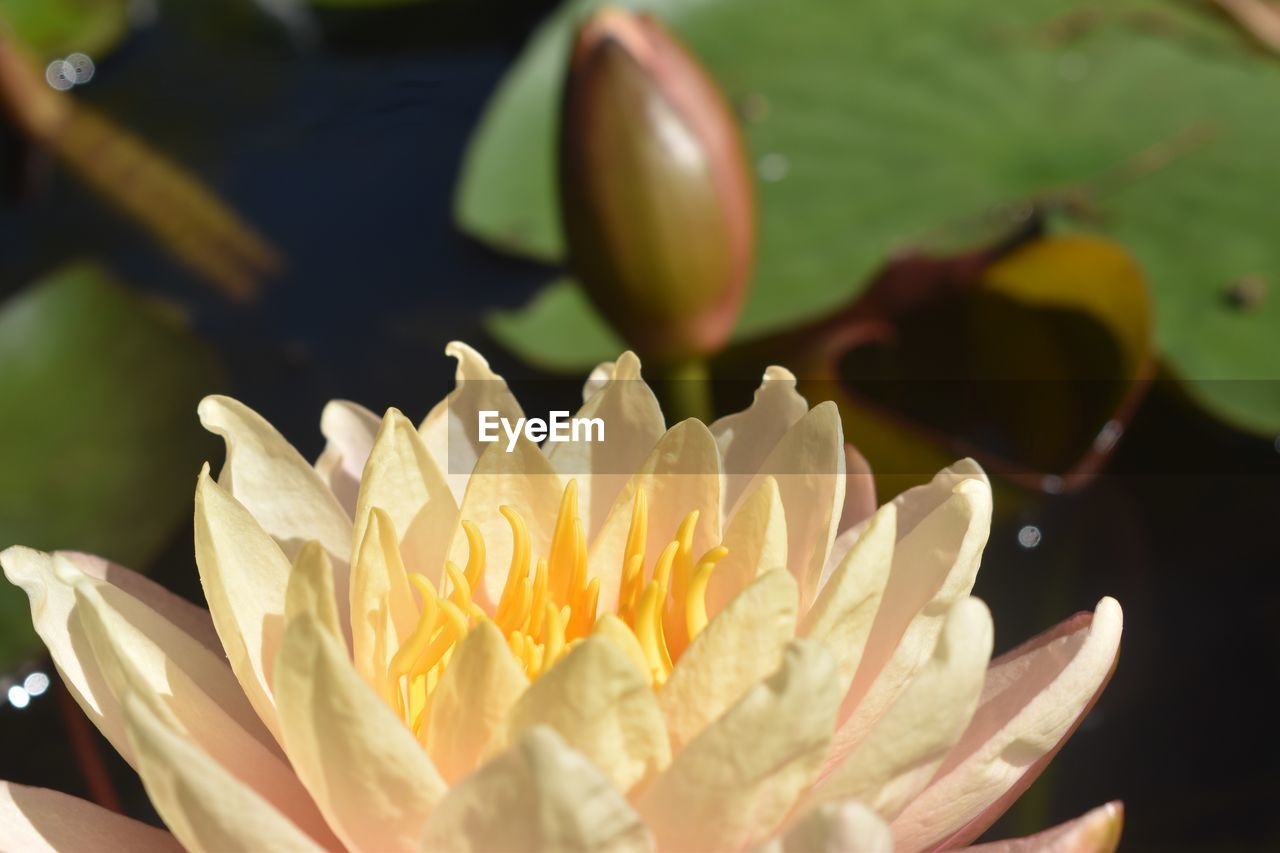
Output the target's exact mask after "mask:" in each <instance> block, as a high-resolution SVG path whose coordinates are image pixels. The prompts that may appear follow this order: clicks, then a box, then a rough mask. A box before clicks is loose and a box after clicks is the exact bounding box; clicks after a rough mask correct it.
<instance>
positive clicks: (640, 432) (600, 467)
mask: <svg viewBox="0 0 1280 853" xmlns="http://www.w3.org/2000/svg"><path fill="white" fill-rule="evenodd" d="M575 417H579V418H600V419H601V420H602V421H604V424H605V435H604V441H599V442H588V441H577V442H574V441H570V442H562V443H557V444H548V445H547V446H548V447H549V448H550V449H549V450H548V452H547V458H548V459H550V460H551V467H552V468H554V469H555V470H556V473H558V474H559V475H560V476H561V477H563V478H564V479H565V480H569V479H571V478H576V479H577V480H578V504H579V512H580V514H581V516H582V521H583V527H584V528H585V530H586V534H587V539H588V541H590V540H591V539H592V538H594V537H595V535H596V533H597V532H598V531H599V529H600V526H601V525H602V524H604V520H605V517H606V516H607V515H608V513H609V509H610V508H611V507H612V506H613V502H614V501H615V500H616V499H617V497H618V493H619V492H621V491H622V488H623V487H624V486H625V485H626V484H627V480H628V479H630V477H631V475H632V473H634V472H635V471H636V469H638V468H639V467H640V465H641V464H642V463H643V462H644V460H645V457H647V456H648V455H649V451H651V450H653V447H654V445H655V444H657V443H658V439H660V438H662V434H663V432H665V431H666V422H665V421H664V420H663V419H662V408H661V407H660V406H659V405H658V398H657V397H655V396H653V391H651V390H650V389H649V386H648V385H647V384H646V383H645V381H644V380H643V379H641V378H640V359H638V358H636V356H635V354H634V353H630V352H625V353H623V354H622V355H621V356H620V357H619V358H618V361H617V362H616V364H614V366H613V369H612V371H611V375H610V378H609V380H608V381H607V382H605V383H603V385H602V387H601V388H600V389H599V390H598V391H597V392H596V393H594V394H592V395H591V396H590V397H589V398H588V399H587V400H586V403H585V405H583V407H582V408H581V409H579V410H578V413H577V414H576V415H575Z"/></svg>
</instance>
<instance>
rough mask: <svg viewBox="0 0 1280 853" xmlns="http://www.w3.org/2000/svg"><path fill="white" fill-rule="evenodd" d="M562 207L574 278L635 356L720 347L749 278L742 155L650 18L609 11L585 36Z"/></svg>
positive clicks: (565, 129) (719, 99) (571, 108)
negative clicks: (575, 277) (637, 351)
mask: <svg viewBox="0 0 1280 853" xmlns="http://www.w3.org/2000/svg"><path fill="white" fill-rule="evenodd" d="M560 198H561V215H562V216H563V219H564V229H565V233H566V236H567V238H568V244H569V259H570V263H571V265H572V268H573V272H574V274H575V275H576V276H577V277H578V279H579V280H580V281H581V282H582V285H583V287H584V288H585V289H586V292H587V294H588V295H589V297H590V298H591V300H592V302H594V303H595V305H596V307H597V308H598V309H599V310H600V312H601V313H602V314H604V316H605V317H606V319H608V320H609V322H610V323H612V324H613V326H614V328H615V329H617V330H618V331H619V332H621V333H622V335H623V336H624V337H625V338H626V339H627V341H628V342H629V343H630V344H632V345H633V346H634V347H635V348H636V349H637V350H639V351H640V352H641V354H642V355H645V356H646V357H649V358H652V359H656V360H669V361H674V360H679V359H685V358H689V357H694V356H700V355H706V354H710V353H713V352H715V351H717V350H718V349H720V348H721V347H723V346H724V344H725V343H726V341H727V340H728V338H729V334H730V332H731V331H732V330H733V325H734V322H735V321H736V320H737V318H738V313H739V311H740V310H741V308H742V302H743V298H744V297H745V295H746V290H747V284H748V282H749V281H750V278H751V271H752V253H753V248H754V232H755V204H754V199H753V195H752V187H751V180H750V173H749V171H748V168H747V157H746V150H745V146H744V145H743V141H742V137H741V136H740V134H739V132H738V128H737V125H736V123H735V121H734V118H733V114H732V112H731V111H730V109H729V106H728V104H727V103H726V102H725V99H724V97H723V96H722V95H721V94H720V92H719V90H718V89H717V88H716V86H715V84H714V83H713V82H712V80H711V78H710V77H709V76H708V74H707V72H706V71H704V70H703V69H702V67H701V66H700V65H699V64H698V63H697V61H696V60H695V59H694V58H693V57H692V56H691V55H690V54H689V52H688V50H687V49H686V48H685V47H684V46H683V45H682V44H680V42H679V41H677V40H676V38H675V37H674V36H673V35H672V34H671V33H670V32H669V31H667V30H666V29H665V28H664V27H663V26H662V25H661V24H659V23H658V22H657V21H655V20H654V19H652V18H650V17H648V16H634V15H632V14H630V13H628V12H625V11H623V10H621V9H617V8H606V9H603V10H601V11H600V12H597V13H596V14H595V15H594V16H593V17H591V18H590V19H589V20H588V21H587V22H586V23H585V24H584V25H583V27H582V29H581V30H580V31H579V33H578V37H577V41H576V43H575V45H574V50H573V56H572V59H571V61H570V66H569V73H568V78H567V81H566V84H565V90H564V99H563V102H562V104H561V115H560Z"/></svg>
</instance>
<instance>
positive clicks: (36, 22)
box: [0, 0, 130, 60]
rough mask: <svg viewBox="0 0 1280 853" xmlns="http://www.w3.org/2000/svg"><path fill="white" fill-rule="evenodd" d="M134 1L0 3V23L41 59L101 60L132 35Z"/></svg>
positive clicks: (19, 0) (4, 0) (21, 0)
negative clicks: (86, 56)
mask: <svg viewBox="0 0 1280 853" xmlns="http://www.w3.org/2000/svg"><path fill="white" fill-rule="evenodd" d="M129 5H130V0H0V22H3V23H5V24H8V25H9V27H11V28H12V29H13V32H14V33H16V34H17V36H18V39H19V40H20V41H21V42H22V43H23V44H25V45H27V47H28V48H30V49H31V50H33V51H35V52H36V53H37V54H38V55H39V56H40V58H41V59H45V60H48V59H54V58H58V57H63V56H66V55H67V54H69V53H74V52H80V53H87V54H89V55H90V56H92V57H94V58H97V57H99V56H101V55H102V54H104V53H106V52H107V51H109V50H111V49H112V48H113V47H115V46H116V45H117V44H118V43H119V42H120V40H121V39H123V38H124V36H125V34H126V33H127V32H128V31H129Z"/></svg>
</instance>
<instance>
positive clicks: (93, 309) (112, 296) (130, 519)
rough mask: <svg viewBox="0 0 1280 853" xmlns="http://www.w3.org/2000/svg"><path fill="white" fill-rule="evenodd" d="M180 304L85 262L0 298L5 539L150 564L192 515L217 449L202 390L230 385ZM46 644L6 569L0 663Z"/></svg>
mask: <svg viewBox="0 0 1280 853" xmlns="http://www.w3.org/2000/svg"><path fill="white" fill-rule="evenodd" d="M221 375H222V374H221V370H220V368H219V367H218V364H217V362H216V360H215V358H214V356H213V354H212V352H211V351H210V350H209V349H208V348H207V347H206V346H205V345H204V344H203V343H201V342H200V341H199V340H198V339H197V338H196V337H195V336H194V335H193V334H192V332H191V330H190V329H188V328H187V327H186V325H185V324H184V323H183V322H181V320H180V318H179V317H177V316H175V314H174V313H173V312H172V311H170V310H166V309H163V308H161V307H160V306H158V305H155V304H151V303H148V302H146V301H144V300H142V299H141V298H139V297H138V296H136V295H134V294H132V293H130V292H129V291H127V290H125V289H124V288H123V287H121V286H120V285H119V284H118V283H117V282H115V281H114V280H113V279H112V278H111V277H110V276H109V275H107V274H106V273H105V272H103V271H102V270H100V269H98V268H97V267H95V266H91V265H87V264H85V265H76V266H72V267H67V268H65V269H62V270H60V271H58V272H57V273H54V274H53V275H51V276H49V277H48V278H46V279H44V280H42V281H40V282H38V283H36V284H34V285H32V286H31V287H30V288H28V289H27V290H24V291H22V292H21V293H19V294H18V295H16V296H14V297H12V298H10V299H9V300H8V301H7V302H5V303H3V304H0V549H3V548H6V547H8V546H9V545H13V544H22V545H29V546H31V547H34V548H40V549H46V550H47V549H53V548H62V549H71V550H80V551H90V552H93V553H96V554H100V555H102V556H104V557H108V558H110V559H112V560H115V561H117V562H120V563H124V564H126V565H130V566H134V567H142V566H145V564H146V563H147V562H148V561H149V560H150V559H151V558H152V557H154V556H155V554H156V553H157V552H158V551H159V550H160V548H162V547H163V546H164V545H165V543H166V542H167V541H168V539H169V537H171V536H172V535H173V533H174V531H175V530H176V529H177V526H178V525H179V524H180V523H182V522H183V521H184V520H186V519H187V518H189V516H190V514H191V499H192V497H191V496H192V493H193V489H194V483H195V480H194V477H195V474H196V472H197V471H198V470H199V464H200V462H201V460H202V459H204V458H205V457H206V456H207V455H209V454H210V452H211V451H210V442H209V438H208V435H207V434H206V433H205V432H204V430H202V429H201V428H200V424H199V421H198V420H197V418H196V416H195V410H196V404H197V403H198V402H199V400H200V398H201V397H202V396H204V395H205V394H207V393H209V392H211V391H214V390H217V389H218V388H219V386H220V385H221ZM36 649H38V644H37V642H36V640H35V635H34V633H33V632H32V630H31V618H30V614H29V611H28V608H27V602H26V596H25V595H24V594H23V593H22V592H21V591H20V590H18V589H17V588H16V587H13V586H10V585H9V584H8V583H7V582H6V581H4V580H3V579H0V670H2V669H3V668H4V667H7V666H9V665H11V664H13V663H14V662H16V661H17V660H20V659H22V658H23V657H24V656H26V655H28V654H31V653H33V652H34V650H36Z"/></svg>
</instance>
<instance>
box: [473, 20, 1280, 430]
mask: <svg viewBox="0 0 1280 853" xmlns="http://www.w3.org/2000/svg"><path fill="white" fill-rule="evenodd" d="M596 5H600V4H599V3H598V2H594V0H579V2H573V3H570V4H569V5H567V6H565V7H564V8H562V9H561V10H560V11H559V12H558V13H557V14H556V15H554V16H553V17H552V18H550V19H549V20H548V21H547V23H546V24H545V25H544V26H543V27H542V28H541V29H540V30H539V31H538V32H537V33H536V34H535V36H534V37H533V38H532V39H531V41H530V43H529V44H528V46H527V47H526V50H525V52H524V54H523V56H522V57H521V58H520V59H519V61H518V62H517V63H516V65H515V66H514V67H513V68H512V70H511V71H510V73H509V74H508V76H507V78H506V79H505V80H504V81H503V83H502V85H501V86H500V88H499V90H498V92H497V94H496V95H495V96H494V99H493V101H492V103H491V104H490V106H489V108H488V110H487V112H486V114H485V116H484V118H483V120H482V122H481V125H480V127H479V129H478V131H477V132H476V135H475V137H474V139H473V140H472V144H471V147H470V150H469V151H468V154H467V157H466V160H465V163H464V170H463V174H462V177H461V183H460V185H459V187H458V192H457V197H456V208H455V213H456V217H457V219H458V221H459V223H460V224H461V226H462V227H463V228H464V229H465V230H467V231H468V232H470V233H471V234H473V235H475V236H476V237H478V238H479V239H481V240H483V241H485V242H487V243H489V244H491V245H494V246H496V247H499V248H502V249H505V250H509V251H512V252H516V253H519V254H525V255H531V256H534V257H537V258H540V259H543V260H559V259H561V257H562V255H563V241H562V238H561V235H560V230H559V224H558V215H557V210H556V193H555V183H554V141H555V120H556V116H555V112H556V103H557V97H558V92H559V87H560V83H561V80H562V76H563V70H564V66H565V60H566V56H567V51H568V46H569V40H570V34H571V31H572V27H573V25H574V22H575V21H577V20H578V19H579V17H580V16H581V14H582V13H583V12H584V10H586V9H588V8H591V7H594V6H596ZM625 5H629V6H633V7H643V8H646V9H651V10H654V11H656V12H657V13H658V14H660V15H661V16H662V17H663V18H664V19H666V20H667V21H668V22H669V23H671V24H672V26H673V27H674V28H675V29H676V30H677V31H678V32H680V33H681V34H682V35H683V36H684V38H685V39H686V40H687V41H688V42H689V44H690V45H691V46H692V47H693V48H694V49H695V50H696V51H697V52H698V54H699V55H700V56H701V57H702V58H703V60H704V61H705V62H706V64H707V65H708V67H709V68H710V69H711V70H712V71H713V73H715V74H716V76H717V78H718V79H719V80H720V82H721V84H722V85H723V86H724V87H725V89H726V91H727V93H728V94H729V96H730V97H731V99H733V100H735V101H736V102H739V103H747V102H749V103H750V104H751V109H750V110H749V111H745V112H748V113H749V114H750V115H751V116H752V119H751V120H750V121H749V122H748V123H747V125H746V128H745V129H746V133H747V137H748V142H749V145H750V147H751V149H752V152H753V156H754V157H755V158H756V159H757V162H761V161H765V158H768V160H767V161H766V162H767V164H768V168H767V169H764V170H762V171H764V172H766V173H767V174H768V175H769V177H770V178H772V180H761V181H759V200H760V212H761V217H762V218H761V242H760V247H759V264H758V268H757V272H756V277H755V281H754V284H753V289H752V294H751V298H750V300H749V302H748V304H747V306H746V309H745V310H744V313H743V316H742V318H741V322H740V325H739V328H738V335H739V337H740V338H748V337H753V336H757V335H759V334H761V333H764V332H767V331H773V330H776V329H779V328H783V327H786V326H790V325H794V324H796V323H798V322H800V321H802V320H805V319H808V318H811V317H813V316H816V315H819V314H822V313H823V312H825V311H828V310H830V309H831V308H832V307H833V306H835V305H838V304H841V303H844V302H847V301H848V300H849V299H851V298H852V297H853V296H855V295H856V294H857V293H858V292H859V291H860V290H861V289H862V288H863V287H864V286H865V285H866V283H867V282H868V281H869V280H870V278H871V274H872V273H873V272H874V271H875V270H876V269H877V268H878V267H879V266H880V265H881V264H882V263H883V262H884V261H885V260H886V259H887V258H889V257H891V256H892V255H893V254H894V253H895V252H897V251H899V250H901V249H902V248H903V247H905V246H911V245H918V244H921V243H929V242H930V241H933V240H936V239H938V236H939V232H947V231H950V230H955V229H961V228H963V227H965V226H966V224H967V223H970V222H971V221H972V219H973V218H974V217H977V216H981V215H986V214H988V213H990V212H991V211H992V210H998V209H1000V208H1002V207H1003V206H1005V205H1009V204H1010V203H1017V202H1022V201H1025V200H1028V199H1041V200H1045V199H1047V200H1049V201H1051V202H1052V203H1053V204H1054V205H1055V206H1057V207H1058V208H1060V209H1061V210H1062V211H1063V212H1064V213H1065V215H1066V218H1067V221H1068V226H1069V228H1071V229H1073V230H1083V231H1092V232H1095V233H1100V234H1102V235H1105V236H1107V237H1110V238H1111V239H1114V240H1118V241H1119V242H1121V243H1122V244H1123V245H1125V246H1126V247H1127V248H1128V249H1129V250H1130V251H1131V252H1132V253H1133V254H1134V255H1135V257H1137V259H1138V260H1139V262H1140V263H1141V264H1142V266H1143V268H1144V269H1145V270H1146V272H1147V274H1148V276H1149V278H1150V281H1151V283H1152V287H1153V292H1154V299H1155V303H1156V332H1155V337H1156V344H1157V348H1158V350H1159V351H1160V353H1161V354H1162V357H1163V359H1164V360H1165V361H1166V363H1167V364H1168V366H1169V367H1170V368H1171V370H1172V371H1173V372H1174V373H1176V374H1177V375H1180V376H1182V377H1184V378H1185V379H1186V380H1187V381H1188V382H1189V383H1190V384H1191V385H1192V388H1191V390H1192V393H1193V394H1195V396H1196V397H1198V398H1199V399H1200V400H1201V401H1202V402H1203V403H1204V404H1205V405H1206V406H1207V407H1208V408H1209V409H1210V410H1211V411H1213V412H1215V413H1216V414H1217V415H1219V416H1220V417H1222V418H1224V419H1226V420H1228V421H1230V422H1232V423H1234V424H1236V425H1238V426H1241V427H1244V428H1247V429H1251V430H1256V431H1259V432H1272V431H1275V430H1280V381H1277V380H1280V335H1278V334H1276V329H1277V328H1280V296H1273V297H1272V298H1269V299H1263V300H1261V301H1260V302H1258V301H1255V303H1254V304H1252V305H1249V306H1240V305H1238V304H1233V302H1232V301H1231V300H1229V299H1227V298H1225V296H1224V293H1225V292H1226V291H1227V290H1228V289H1229V288H1230V287H1231V285H1232V282H1235V281H1237V280H1240V279H1241V278H1249V279H1251V280H1253V281H1262V282H1265V283H1269V285H1270V287H1271V288H1272V289H1275V288H1277V287H1280V241H1277V240H1276V239H1275V235H1274V234H1273V233H1272V231H1273V229H1271V228H1269V227H1267V225H1266V223H1268V222H1269V221H1270V219H1271V218H1272V211H1273V208H1274V203H1275V199H1276V198H1277V197H1280V167H1278V166H1277V165H1276V161H1275V156H1274V152H1275V151H1277V150H1280V124H1277V123H1276V122H1274V121H1273V120H1272V118H1271V114H1270V113H1269V112H1268V111H1267V110H1265V109H1262V108H1260V107H1259V105H1260V104H1266V103H1271V102H1273V101H1274V100H1275V99H1276V97H1277V96H1280V62H1276V61H1275V60H1274V59H1271V58H1268V57H1266V56H1265V55H1263V54H1261V53H1259V52H1258V51H1256V50H1254V49H1253V48H1252V47H1251V46H1250V45H1249V43H1248V42H1247V41H1246V40H1245V39H1244V38H1243V37H1242V36H1241V35H1240V34H1239V33H1238V32H1236V31H1235V30H1234V29H1232V28H1231V27H1230V25H1229V24H1228V23H1226V22H1225V21H1223V20H1220V19H1219V18H1217V17H1216V16H1215V15H1214V14H1213V13H1212V11H1211V10H1204V9H1199V8H1198V7H1195V6H1193V5H1191V4H1179V3H1175V2H1171V0H1165V2H1159V0H1152V1H1151V2H1143V0H1116V2H1109V3H1103V2H1097V3H1080V2H1078V1H1077V2H1071V0H1026V2H1023V3H1016V4H1007V3H1006V4H972V3H967V4H966V3H955V2H952V0H862V2H858V3H849V2H845V0H700V2H680V1H679V0H643V2H631V3H626V4H625ZM584 308H585V301H583V300H576V301H574V300H570V299H566V298H564V297H563V296H559V297H556V298H546V299H539V300H536V301H535V302H534V303H533V304H532V305H531V306H530V308H529V309H528V312H527V313H528V316H525V317H523V318H520V319H516V318H513V317H510V316H508V317H506V318H504V320H503V321H502V323H500V324H495V327H494V330H495V332H496V333H497V334H498V335H499V337H500V339H501V340H502V342H503V343H505V344H506V345H508V346H510V347H511V348H512V349H513V350H515V351H516V352H517V353H519V354H521V355H522V356H525V357H528V358H530V359H536V360H539V361H541V362H544V363H550V362H555V363H561V364H564V365H565V366H569V365H571V364H572V366H574V367H577V368H581V367H585V366H586V365H588V364H589V363H591V362H593V361H594V360H596V359H597V358H598V357H600V356H601V355H604V353H602V352H597V351H590V352H588V351H587V348H586V347H584V346H583V341H584V340H591V339H592V338H594V339H595V340H597V341H598V340H599V339H600V338H601V337H602V335H601V333H600V332H599V331H598V327H599V325H600V320H599V318H598V317H595V316H593V315H592V314H591V313H590V312H589V311H586V310H584ZM530 328H538V329H543V330H546V329H555V330H557V332H558V333H557V334H553V335H547V334H542V335H538V336H533V335H528V334H526V332H527V331H528V330H529V329H530Z"/></svg>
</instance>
